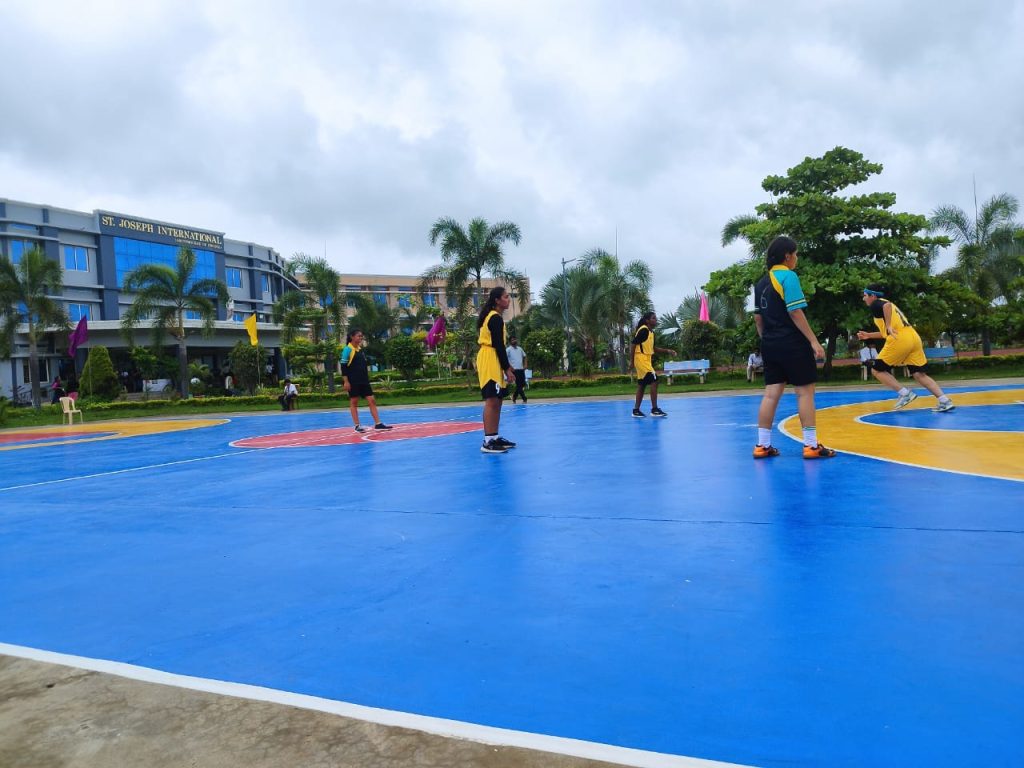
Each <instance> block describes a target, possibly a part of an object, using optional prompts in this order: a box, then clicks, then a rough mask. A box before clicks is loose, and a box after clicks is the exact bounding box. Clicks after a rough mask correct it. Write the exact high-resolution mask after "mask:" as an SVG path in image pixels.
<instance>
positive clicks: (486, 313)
mask: <svg viewBox="0 0 1024 768" xmlns="http://www.w3.org/2000/svg"><path fill="white" fill-rule="evenodd" d="M511 301H512V297H511V296H510V295H509V293H508V291H506V290H505V289H504V288H502V287H500V286H499V287H497V288H492V289H491V292H490V294H489V295H488V296H487V301H485V302H484V305H483V307H481V308H480V315H479V316H478V317H477V319H476V327H477V344H479V345H480V348H479V350H478V351H477V353H476V375H477V380H478V381H479V382H480V396H481V397H482V398H483V401H484V413H483V422H484V442H483V444H482V445H481V446H480V450H481V452H483V453H505V452H507V451H508V449H509V448H515V447H516V444H515V443H513V442H512V441H511V440H506V439H505V438H503V437H502V436H501V435H500V434H498V427H499V425H500V424H501V402H502V400H504V399H505V397H506V395H508V389H507V388H506V387H505V386H504V385H505V383H506V382H507V383H509V384H511V383H512V382H514V381H515V379H516V376H515V371H514V370H513V368H512V366H511V365H510V364H509V362H508V355H507V354H505V346H506V342H505V321H504V320H502V319H501V315H502V313H503V312H505V310H507V309H508V306H509V304H510V303H511Z"/></svg>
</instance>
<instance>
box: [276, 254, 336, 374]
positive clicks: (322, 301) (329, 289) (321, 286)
mask: <svg viewBox="0 0 1024 768" xmlns="http://www.w3.org/2000/svg"><path fill="white" fill-rule="evenodd" d="M289 263H290V264H293V265H294V274H296V275H298V276H300V277H301V278H302V282H303V283H304V284H305V288H304V290H302V291H288V292H286V293H285V294H284V295H283V296H281V298H280V299H278V300H277V302H276V303H275V304H274V309H273V317H274V322H275V323H280V324H281V339H282V341H284V343H285V344H290V343H291V342H292V341H294V339H295V337H296V336H297V335H299V334H300V333H309V335H310V336H312V338H313V340H314V341H315V342H316V343H317V344H319V345H321V350H322V353H323V363H324V371H325V372H326V373H327V388H328V390H329V391H330V392H334V369H335V366H336V363H335V354H336V351H337V348H338V346H339V343H340V339H341V333H342V331H343V330H344V327H345V303H346V301H347V298H348V297H346V296H344V295H343V294H342V292H341V289H340V287H339V282H340V280H341V276H340V275H339V274H338V272H337V271H336V270H335V269H334V268H332V267H331V266H330V265H329V264H328V263H327V260H326V259H324V258H323V257H320V256H309V255H308V254H305V253H296V254H295V256H293V257H292V258H291V260H290V261H289Z"/></svg>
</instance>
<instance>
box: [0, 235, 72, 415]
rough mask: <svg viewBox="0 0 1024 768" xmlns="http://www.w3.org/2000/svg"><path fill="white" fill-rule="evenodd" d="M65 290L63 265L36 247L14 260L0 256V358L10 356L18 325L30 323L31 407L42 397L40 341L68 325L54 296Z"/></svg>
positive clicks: (35, 405) (65, 316)
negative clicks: (46, 335)
mask: <svg viewBox="0 0 1024 768" xmlns="http://www.w3.org/2000/svg"><path fill="white" fill-rule="evenodd" d="M63 290H64V269H63V267H61V265H60V263H59V262H56V261H54V260H53V259H49V258H47V257H46V254H45V253H43V251H42V250H41V249H40V248H38V247H36V248H32V249H30V250H28V251H26V252H25V253H23V254H22V256H21V260H20V261H19V262H18V263H17V264H14V263H13V262H11V260H10V259H8V258H7V257H6V256H0V329H2V330H0V358H7V357H10V355H11V351H12V348H13V345H14V336H15V333H16V332H17V330H18V326H19V325H25V326H26V327H27V337H28V375H29V383H30V385H31V387H32V407H33V408H39V406H40V403H41V402H42V398H41V395H40V382H39V342H40V341H41V340H42V338H43V334H45V333H46V332H48V331H53V330H62V331H67V330H68V328H69V323H68V316H67V313H66V312H65V311H64V307H63V306H62V305H61V304H60V303H59V302H58V301H57V300H55V299H53V298H51V296H59V295H60V294H61V293H62V292H63Z"/></svg>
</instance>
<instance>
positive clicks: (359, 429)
mask: <svg viewBox="0 0 1024 768" xmlns="http://www.w3.org/2000/svg"><path fill="white" fill-rule="evenodd" d="M353 429H354V430H355V431H356V432H360V433H362V432H369V431H370V430H368V429H367V428H366V427H361V426H359V425H358V424H356V425H355V426H354V427H353Z"/></svg>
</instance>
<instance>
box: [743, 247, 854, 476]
mask: <svg viewBox="0 0 1024 768" xmlns="http://www.w3.org/2000/svg"><path fill="white" fill-rule="evenodd" d="M765 261H766V263H767V267H768V274H767V275H765V276H764V277H762V278H761V280H760V281H759V282H758V283H757V285H756V286H755V287H754V313H755V314H754V324H755V325H756V326H757V333H758V335H759V336H760V337H761V354H762V356H763V357H764V397H762V398H761V407H760V409H759V410H758V414H757V445H755V446H754V458H755V459H769V458H772V457H774V456H778V455H779V449H778V448H776V447H775V446H774V445H772V425H773V424H774V422H775V412H776V411H777V410H778V407H779V400H780V399H781V397H782V393H783V392H784V391H785V389H786V384H792V385H793V389H794V390H796V403H797V413H798V414H799V416H800V426H801V427H802V428H803V442H804V458H805V459H831V458H832V457H833V456H835V455H836V452H835V451H834V450H832V449H831V448H826V447H825V446H824V445H822V444H821V443H819V442H818V429H817V425H816V422H815V415H816V414H815V410H814V384H815V382H816V381H817V380H818V365H817V363H816V362H815V361H816V360H821V359H824V357H825V350H824V349H823V348H822V346H821V344H819V343H818V339H817V337H816V336H815V335H814V331H813V330H811V326H810V323H808V322H807V317H806V316H805V315H804V307H806V306H807V299H806V298H804V292H803V288H801V286H800V278H798V277H797V276H796V272H794V271H793V270H795V269H796V265H797V245H796V241H794V240H792V239H791V238H788V237H785V236H780V237H776V238H775V239H774V240H772V242H771V244H770V245H769V246H768V252H767V254H766V255H765Z"/></svg>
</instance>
